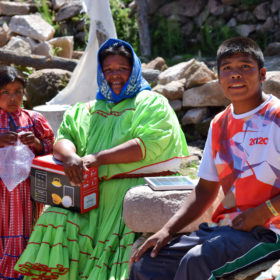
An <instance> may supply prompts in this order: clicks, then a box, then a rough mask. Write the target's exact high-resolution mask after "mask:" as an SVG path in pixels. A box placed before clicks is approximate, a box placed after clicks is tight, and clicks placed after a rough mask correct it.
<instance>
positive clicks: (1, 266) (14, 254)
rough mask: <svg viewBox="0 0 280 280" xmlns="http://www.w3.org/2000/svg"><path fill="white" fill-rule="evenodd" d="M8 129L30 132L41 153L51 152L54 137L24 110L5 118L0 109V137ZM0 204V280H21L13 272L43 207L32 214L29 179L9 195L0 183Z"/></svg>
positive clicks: (36, 115)
mask: <svg viewBox="0 0 280 280" xmlns="http://www.w3.org/2000/svg"><path fill="white" fill-rule="evenodd" d="M11 123H12V124H11ZM12 127H13V128H15V129H16V132H20V131H32V132H33V133H34V134H35V135H36V137H38V138H39V139H40V140H41V142H42V143H43V146H44V153H46V154H47V153H50V152H51V151H52V145H53V141H54V134H53V131H52V129H51V128H50V126H49V124H48V123H47V121H46V119H45V118H44V117H43V116H42V115H41V114H39V113H35V112H32V111H28V110H24V109H19V110H18V111H17V112H16V113H12V114H9V113H7V112H5V111H4V110H2V109H1V108H0V133H4V132H7V131H9V130H13V129H12ZM33 152H34V153H35V151H33ZM0 204H1V210H0V238H1V240H0V278H1V279H22V276H20V274H19V273H17V272H15V271H14V269H13V268H14V266H15V264H16V262H17V260H18V259H19V257H20V255H21V253H22V252H23V250H24V248H25V247H26V245H27V242H28V239H29V236H30V234H31V230H32V223H33V222H34V216H37V217H38V216H39V213H40V211H41V210H42V208H43V207H42V206H43V205H40V204H37V205H36V206H37V208H36V210H35V211H33V206H34V205H35V204H33V203H32V202H31V200H30V180H29V178H28V179H27V180H25V181H23V182H21V183H20V184H19V185H18V186H17V187H16V188H15V189H14V190H13V191H12V192H9V191H8V189H7V188H6V187H5V185H4V184H3V182H2V180H1V179H0Z"/></svg>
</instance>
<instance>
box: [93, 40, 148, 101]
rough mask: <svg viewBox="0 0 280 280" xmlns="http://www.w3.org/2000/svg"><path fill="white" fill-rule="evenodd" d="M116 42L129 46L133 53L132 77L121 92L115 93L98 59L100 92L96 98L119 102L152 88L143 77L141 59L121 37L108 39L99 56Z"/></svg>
mask: <svg viewBox="0 0 280 280" xmlns="http://www.w3.org/2000/svg"><path fill="white" fill-rule="evenodd" d="M114 44H119V45H125V46H127V47H128V48H129V49H130V50H131V53H132V55H133V67H132V71H131V75H130V78H129V79H128V81H127V82H126V84H125V86H124V87H123V88H122V91H121V93H120V94H115V93H114V92H113V90H112V89H111V87H110V86H109V84H108V83H107V81H106V80H105V78H104V74H103V71H102V67H101V64H100V61H99V59H98V68H97V83H98V87H99V89H98V92H97V95H96V99H98V100H99V99H101V100H107V102H119V101H121V100H123V99H125V98H132V97H134V96H135V95H136V94H138V93H139V92H141V91H143V90H145V89H147V90H150V89H151V87H150V85H149V84H148V82H147V81H146V80H145V79H144V78H143V77H142V70H141V61H140V59H139V58H138V57H137V55H136V54H135V52H134V51H133V49H132V47H131V46H130V44H128V43H127V42H124V41H122V40H119V39H109V40H107V41H106V42H105V43H104V44H103V45H102V46H101V47H100V50H99V51H98V57H99V54H100V52H101V51H102V50H104V49H107V48H109V47H111V46H112V45H114Z"/></svg>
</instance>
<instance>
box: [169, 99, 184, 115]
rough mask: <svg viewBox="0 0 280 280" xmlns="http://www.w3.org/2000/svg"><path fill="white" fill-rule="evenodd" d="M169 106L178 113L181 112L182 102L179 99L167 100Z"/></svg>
mask: <svg viewBox="0 0 280 280" xmlns="http://www.w3.org/2000/svg"><path fill="white" fill-rule="evenodd" d="M169 104H170V106H171V107H172V109H173V110H174V111H175V112H179V111H181V110H182V100H181V99H175V100H169Z"/></svg>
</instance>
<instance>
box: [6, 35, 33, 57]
mask: <svg viewBox="0 0 280 280" xmlns="http://www.w3.org/2000/svg"><path fill="white" fill-rule="evenodd" d="M3 49H4V50H9V51H14V52H16V53H18V54H22V55H30V54H31V46H30V44H29V43H28V42H27V41H26V40H23V39H22V37H21V36H13V37H12V38H11V39H10V41H9V42H8V44H6V45H5V46H4V47H3Z"/></svg>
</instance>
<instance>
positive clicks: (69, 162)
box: [63, 153, 87, 186]
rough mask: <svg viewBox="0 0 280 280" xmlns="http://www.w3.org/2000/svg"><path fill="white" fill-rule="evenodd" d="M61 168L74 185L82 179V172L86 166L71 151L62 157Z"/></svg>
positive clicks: (78, 183) (79, 183)
mask: <svg viewBox="0 0 280 280" xmlns="http://www.w3.org/2000/svg"><path fill="white" fill-rule="evenodd" d="M63 169H64V172H65V174H66V176H67V177H68V179H69V181H70V183H71V184H72V185H74V186H80V185H81V183H82V181H83V179H84V178H83V173H84V171H87V168H86V166H85V164H84V162H83V160H82V158H80V157H79V156H78V155H77V154H76V153H72V154H70V155H69V156H67V157H66V158H64V159H63Z"/></svg>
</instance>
